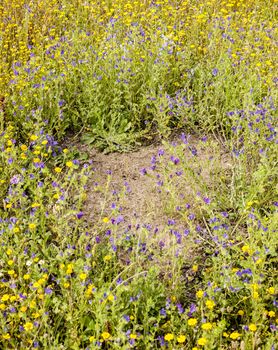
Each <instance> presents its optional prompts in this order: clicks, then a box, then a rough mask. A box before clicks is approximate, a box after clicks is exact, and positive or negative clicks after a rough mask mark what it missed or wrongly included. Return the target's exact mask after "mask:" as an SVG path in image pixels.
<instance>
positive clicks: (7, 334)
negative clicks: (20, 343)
mask: <svg viewBox="0 0 278 350" xmlns="http://www.w3.org/2000/svg"><path fill="white" fill-rule="evenodd" d="M3 339H5V340H9V339H11V336H10V335H9V333H6V334H4V335H3Z"/></svg>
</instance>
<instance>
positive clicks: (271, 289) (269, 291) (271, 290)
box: [267, 287, 275, 295]
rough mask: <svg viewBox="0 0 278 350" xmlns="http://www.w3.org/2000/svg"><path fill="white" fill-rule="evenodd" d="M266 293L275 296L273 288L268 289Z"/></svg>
mask: <svg viewBox="0 0 278 350" xmlns="http://www.w3.org/2000/svg"><path fill="white" fill-rule="evenodd" d="M267 291H268V294H270V295H274V294H275V288H274V287H269V288H268V289H267Z"/></svg>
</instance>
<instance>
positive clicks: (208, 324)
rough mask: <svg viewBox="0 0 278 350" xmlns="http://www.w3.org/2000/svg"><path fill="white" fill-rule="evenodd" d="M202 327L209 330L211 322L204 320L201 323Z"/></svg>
mask: <svg viewBox="0 0 278 350" xmlns="http://www.w3.org/2000/svg"><path fill="white" fill-rule="evenodd" d="M202 329H203V330H205V331H209V330H211V329H212V324H211V323H210V322H206V323H203V324H202Z"/></svg>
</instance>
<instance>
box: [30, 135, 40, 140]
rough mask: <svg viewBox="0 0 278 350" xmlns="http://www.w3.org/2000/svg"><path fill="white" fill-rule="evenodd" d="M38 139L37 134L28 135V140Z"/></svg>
mask: <svg viewBox="0 0 278 350" xmlns="http://www.w3.org/2000/svg"><path fill="white" fill-rule="evenodd" d="M37 139H38V136H37V135H31V136H30V140H31V141H36V140H37Z"/></svg>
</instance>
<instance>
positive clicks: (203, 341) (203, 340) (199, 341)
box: [197, 338, 207, 346]
mask: <svg viewBox="0 0 278 350" xmlns="http://www.w3.org/2000/svg"><path fill="white" fill-rule="evenodd" d="M206 343H207V339H206V338H200V339H198V341H197V344H198V345H201V346H205V345H206Z"/></svg>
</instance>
